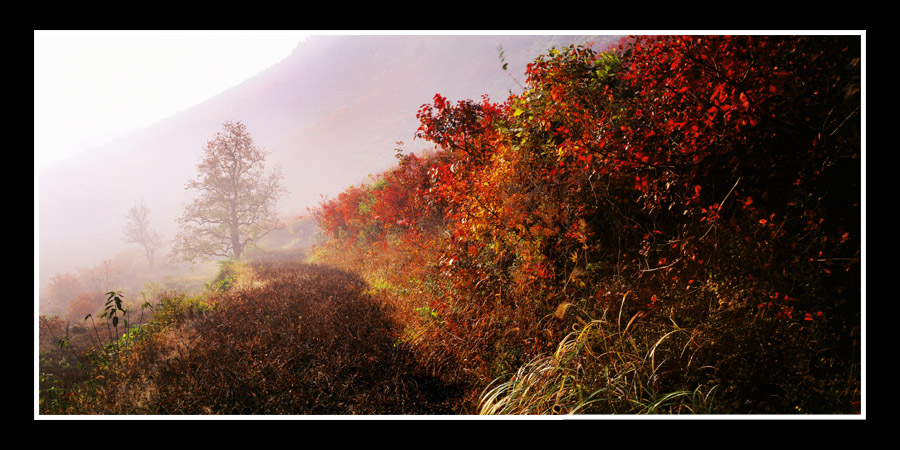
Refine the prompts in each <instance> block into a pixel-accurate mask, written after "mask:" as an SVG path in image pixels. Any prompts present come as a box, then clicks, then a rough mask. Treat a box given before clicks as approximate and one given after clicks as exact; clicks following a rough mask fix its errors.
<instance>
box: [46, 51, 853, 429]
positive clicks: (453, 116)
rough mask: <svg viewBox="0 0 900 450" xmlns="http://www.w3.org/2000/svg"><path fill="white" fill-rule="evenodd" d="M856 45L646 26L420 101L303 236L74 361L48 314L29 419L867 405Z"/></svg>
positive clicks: (161, 307)
mask: <svg viewBox="0 0 900 450" xmlns="http://www.w3.org/2000/svg"><path fill="white" fill-rule="evenodd" d="M860 51H861V50H860V39H859V37H854V36H773V37H769V36H687V37H681V36H661V37H656V36H645V37H638V38H633V39H627V40H623V41H622V42H621V43H620V44H619V45H617V46H616V47H613V48H610V49H593V48H591V47H590V46H584V47H575V46H572V47H568V48H560V49H552V50H550V51H548V53H547V54H545V55H543V56H541V57H540V58H538V59H537V60H535V61H534V62H533V63H532V64H530V65H529V66H528V69H527V80H526V86H525V90H524V91H523V93H522V94H519V95H511V96H510V97H509V98H508V99H506V100H505V101H503V102H500V103H498V102H492V101H491V100H490V99H489V98H486V97H485V98H482V99H480V100H479V101H474V100H470V99H464V100H457V101H451V100H449V99H447V98H445V97H443V96H441V95H439V94H438V95H435V97H434V99H433V102H432V103H430V104H427V105H423V106H422V108H421V109H420V110H419V111H418V115H417V117H418V118H419V121H420V123H421V127H420V128H419V134H418V137H419V138H421V139H423V140H426V141H428V142H430V143H432V144H434V148H433V149H431V150H428V151H423V152H418V153H409V154H404V153H403V151H402V148H401V149H398V152H397V164H396V166H395V167H394V168H393V169H392V170H389V171H387V172H385V173H382V174H380V175H377V176H374V177H373V179H372V182H371V183H368V184H364V185H360V186H352V187H350V188H348V189H347V190H346V191H344V192H343V193H341V194H340V195H338V196H337V197H335V198H333V199H328V200H325V201H323V202H322V203H321V205H320V206H319V207H318V208H317V209H316V210H315V211H314V214H313V215H314V218H315V219H316V220H317V222H318V224H319V226H320V229H321V233H322V235H323V236H322V240H321V242H320V243H319V244H318V245H316V247H315V248H314V249H313V250H312V252H311V253H310V254H309V255H307V254H303V253H299V252H272V253H268V254H265V253H259V254H258V255H257V256H256V257H254V258H255V259H247V260H244V261H237V262H235V261H232V262H228V263H223V265H222V270H221V272H220V274H219V276H218V278H217V279H216V280H214V281H212V282H211V283H210V284H209V286H208V288H207V290H206V291H204V292H203V293H202V294H200V295H198V296H196V297H188V296H186V295H183V294H177V293H169V294H163V295H160V296H159V297H158V301H157V303H150V304H148V307H152V308H153V309H152V314H151V315H150V316H149V319H148V320H147V321H143V320H140V321H136V322H135V323H138V324H141V325H140V326H137V325H135V326H132V327H131V328H129V331H128V332H127V333H126V334H125V335H123V336H122V337H121V338H120V337H119V336H120V333H119V329H115V330H114V331H115V332H114V333H112V334H110V333H111V332H110V330H111V328H109V319H110V317H111V316H112V314H109V313H116V312H117V311H118V310H117V309H116V303H114V302H113V303H107V312H108V314H107V315H106V316H105V317H104V319H106V320H107V321H106V322H105V324H106V325H105V326H106V327H107V328H106V329H107V334H106V335H102V336H101V335H100V334H99V333H97V332H96V328H95V329H94V330H93V331H90V329H87V330H82V331H80V332H79V333H80V334H79V336H82V339H86V338H84V336H88V337H90V336H91V334H90V333H94V335H96V338H91V340H90V341H89V342H91V343H94V344H96V343H98V342H101V341H102V342H103V345H104V346H103V348H104V349H105V350H104V351H98V348H99V347H98V346H97V345H92V347H93V348H94V350H93V351H87V352H84V353H81V354H80V356H78V357H77V358H76V357H74V356H73V355H72V352H73V350H72V347H71V346H67V345H62V342H63V341H61V340H60V341H59V342H60V345H58V346H56V347H54V346H53V345H51V344H54V342H53V339H50V338H51V337H52V336H61V335H63V334H64V333H65V335H66V336H68V335H69V333H68V329H65V330H64V329H63V326H64V324H63V323H61V322H58V321H57V322H54V321H53V320H52V319H49V318H47V319H46V326H45V327H43V328H44V329H46V330H52V331H53V333H49V332H47V333H44V332H43V330H42V339H44V338H46V340H47V342H46V344H47V345H44V346H42V348H44V349H45V350H44V351H42V361H46V362H47V363H46V364H43V365H42V369H41V370H42V386H41V404H40V410H41V413H45V414H61V413H87V414H111V413H112V414H116V413H118V414H149V413H152V414H476V413H482V414H569V413H577V414H647V413H664V414H796V413H813V414H859V413H860V412H861V410H862V405H861V398H862V395H861V390H862V380H861V360H862V358H861V353H862V345H861V340H862V338H861V332H862V317H861V311H862V301H863V297H862V292H861V286H862V277H863V276H864V273H863V271H862V267H861V258H862V256H863V255H862V220H861V211H862V209H861V202H862V199H861V189H862V178H861V157H862V153H861V152H862V148H861V129H862V126H863V124H862V121H861V119H860V104H861V101H860V89H861V85H860V83H861V81H860ZM298 229H300V227H298ZM280 239H283V240H284V241H286V242H289V241H290V240H291V239H290V238H289V237H283V238H280ZM114 294H115V293H111V295H110V297H109V298H110V299H114V298H115V295H114ZM110 308H111V309H110ZM131 311H132V312H131V313H133V311H134V309H132V310H131ZM42 319H44V318H42ZM121 325H122V324H119V326H120V327H121ZM113 328H115V327H113ZM107 336H112V338H107ZM67 342H68V341H67ZM73 361H80V362H81V365H80V366H77V367H76V366H75V363H74V362H73ZM45 369H46V370H45Z"/></svg>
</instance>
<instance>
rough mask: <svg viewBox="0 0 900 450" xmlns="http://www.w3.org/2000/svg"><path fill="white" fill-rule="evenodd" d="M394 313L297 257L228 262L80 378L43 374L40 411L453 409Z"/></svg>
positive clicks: (89, 360) (338, 275)
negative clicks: (206, 285) (196, 292)
mask: <svg viewBox="0 0 900 450" xmlns="http://www.w3.org/2000/svg"><path fill="white" fill-rule="evenodd" d="M395 309H396V308H395V307H393V306H392V305H391V304H389V303H384V302H380V301H377V300H376V299H375V298H374V297H373V296H372V293H371V292H370V290H369V288H368V286H367V285H366V284H365V283H364V282H363V281H362V280H360V279H359V278H358V277H357V276H356V275H354V274H351V273H348V272H344V271H341V270H338V269H335V268H331V267H327V266H320V265H314V264H306V263H302V262H299V260H298V257H297V254H296V253H295V254H291V255H290V257H287V256H286V255H285V254H283V253H282V254H273V255H269V256H268V257H265V258H261V259H256V260H253V261H249V262H245V263H233V264H230V265H227V266H225V267H224V268H223V271H222V273H221V274H220V275H219V277H218V278H217V279H216V281H215V282H214V283H211V288H210V290H209V291H207V292H206V294H204V295H203V296H201V297H195V298H187V297H185V296H179V295H170V296H164V297H163V298H162V299H161V302H160V303H159V304H158V305H156V307H155V314H154V315H153V318H152V319H151V320H150V321H148V322H146V323H144V324H143V325H141V326H140V327H135V328H133V329H132V330H131V331H130V333H129V334H128V335H126V336H125V337H123V338H120V339H119V340H117V341H115V342H113V341H110V342H109V343H108V344H107V348H106V352H104V353H101V352H93V353H87V354H86V356H84V357H83V358H82V360H81V361H82V362H83V363H85V364H89V368H88V366H85V370H86V372H78V371H77V370H75V369H71V370H69V373H68V374H65V373H64V372H63V371H57V373H56V375H55V376H53V377H51V376H50V374H47V375H45V378H46V380H45V383H44V386H42V388H43V392H42V396H41V397H42V398H41V412H42V413H45V414H59V413H77V414H436V413H444V414H449V413H452V412H454V410H453V406H454V405H455V401H454V399H455V397H457V396H459V395H460V394H459V392H460V390H459V388H458V387H456V388H455V387H453V386H450V385H446V384H444V383H442V382H441V381H440V380H439V379H437V378H435V377H432V376H430V375H429V374H427V373H426V372H425V371H424V370H423V369H422V368H421V367H419V366H418V364H417V362H416V359H415V358H414V356H413V355H412V353H411V350H410V348H408V347H407V346H405V345H403V343H402V341H401V339H400V338H401V334H402V327H401V326H400V325H399V324H398V321H397V319H396V317H395V315H396V311H395ZM48 344H51V345H46V346H45V348H47V349H52V348H53V347H52V343H48ZM60 352H63V350H61V349H58V350H56V351H55V353H60ZM51 353H54V351H52V350H51V351H48V352H47V354H45V355H44V357H45V359H47V360H49V359H51V355H50V354H51ZM44 369H46V370H48V372H49V371H50V370H51V368H50V367H49V365H45V366H44ZM57 370H59V369H57ZM67 376H68V378H65V377H67Z"/></svg>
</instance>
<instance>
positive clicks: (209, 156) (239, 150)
mask: <svg viewBox="0 0 900 450" xmlns="http://www.w3.org/2000/svg"><path fill="white" fill-rule="evenodd" d="M265 158H266V153H265V152H263V151H262V150H260V149H259V148H258V147H257V146H256V145H254V143H253V138H252V137H251V136H250V134H249V133H248V132H247V128H246V126H245V125H244V124H242V123H241V122H231V121H226V122H225V123H224V126H223V130H222V131H219V132H217V133H216V135H215V136H214V137H213V139H212V140H209V141H207V142H206V148H205V149H204V154H203V159H202V161H201V162H200V164H199V165H198V166H197V169H198V171H199V173H198V175H197V178H196V179H194V180H190V181H189V182H188V183H187V185H186V187H185V189H186V190H195V191H197V192H199V197H198V198H195V199H194V200H193V202H191V203H190V204H188V205H186V206H185V209H184V212H183V214H182V217H181V218H180V219H179V220H178V223H179V226H180V228H181V231H180V232H179V233H178V235H177V237H176V238H175V243H174V247H173V250H172V254H173V256H176V257H178V256H180V257H181V258H182V259H184V260H185V261H195V260H203V259H208V258H211V257H216V256H221V257H226V258H236V259H237V258H240V257H241V254H242V253H243V251H244V250H245V249H246V247H247V245H248V244H250V243H251V242H254V241H257V240H258V239H260V238H261V237H263V236H265V235H266V234H267V233H268V232H269V231H271V230H273V229H275V228H276V227H277V224H278V221H277V217H276V211H275V204H276V202H277V201H278V198H279V197H281V195H283V193H284V192H285V191H284V189H283V188H282V187H281V178H282V175H281V171H280V169H278V168H275V170H274V171H272V172H271V173H269V174H267V173H266V171H265Z"/></svg>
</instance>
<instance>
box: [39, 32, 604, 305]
mask: <svg viewBox="0 0 900 450" xmlns="http://www.w3.org/2000/svg"><path fill="white" fill-rule="evenodd" d="M183 39H187V38H186V37H185V38H183ZM588 40H593V41H596V42H597V43H598V44H597V46H598V47H600V46H602V45H604V44H606V43H609V42H612V41H613V38H611V37H608V36H600V37H591V36H540V35H535V36H530V35H521V36H503V35H480V36H468V35H466V36H413V35H409V36H407V35H378V36H364V35H348V36H329V35H311V36H309V37H308V38H307V39H306V40H304V41H303V42H299V40H298V42H299V45H296V46H295V48H294V50H293V51H292V52H291V53H290V55H286V56H287V57H286V58H283V59H281V60H278V61H277V62H275V63H274V64H273V65H271V66H269V67H267V68H265V69H263V70H261V71H259V72H258V73H255V74H252V75H249V76H247V77H246V79H243V81H241V82H239V83H237V84H235V85H233V86H231V87H228V88H226V89H225V90H224V91H221V92H218V93H215V94H212V96H211V97H204V98H202V99H200V100H191V102H193V103H191V104H189V105H186V106H183V107H181V106H179V107H178V108H180V109H178V110H176V111H172V112H170V113H160V114H161V115H160V116H159V117H157V118H155V119H150V120H148V119H144V122H142V123H141V124H140V125H138V126H137V127H136V128H134V129H130V130H125V131H123V130H121V129H116V130H114V131H109V130H111V129H107V131H104V132H103V133H105V136H104V135H100V136H93V137H92V136H87V137H85V136H81V137H79V136H76V134H75V133H69V132H67V131H65V130H63V129H62V128H60V129H59V130H56V129H54V128H53V127H54V125H52V122H50V121H49V120H47V121H40V120H39V116H38V114H37V113H36V115H35V139H36V143H35V152H36V158H35V177H36V181H37V182H36V185H35V211H36V223H35V258H36V261H37V264H36V273H35V291H36V292H35V298H36V300H37V299H38V291H39V290H40V291H41V292H40V298H41V299H44V298H45V297H48V296H54V295H55V296H57V297H59V299H57V300H54V302H55V305H56V308H57V309H65V305H63V304H61V303H65V301H66V300H64V298H69V299H70V300H71V298H72V297H73V295H74V294H73V293H72V292H68V293H60V292H50V290H49V289H48V288H47V285H48V282H49V281H50V280H51V278H54V279H55V280H56V284H57V287H60V286H63V283H61V282H60V280H61V279H62V278H63V277H62V276H63V275H65V274H70V275H72V276H73V277H74V278H78V279H79V281H78V283H80V284H81V285H80V286H79V287H78V289H85V290H94V291H96V290H106V289H127V290H130V291H131V292H130V293H126V295H138V294H137V293H136V292H135V290H136V289H139V288H140V287H141V286H143V285H144V283H145V282H146V281H153V282H155V283H162V282H163V281H165V283H168V286H172V287H184V286H186V284H185V283H186V281H185V280H202V279H203V277H204V276H208V275H209V273H210V272H209V270H210V269H209V267H208V266H203V267H198V268H196V269H195V272H185V271H187V270H188V269H190V268H191V267H190V266H184V265H180V266H177V267H176V266H172V267H170V266H168V264H167V263H166V261H167V259H168V258H167V257H168V246H167V245H164V246H163V248H162V249H160V250H159V252H158V262H157V263H156V264H155V265H154V266H153V267H152V268H151V267H150V265H149V263H148V261H147V260H146V259H145V258H144V256H143V251H142V249H141V248H140V247H139V246H138V245H136V244H133V243H131V244H129V243H126V242H125V241H124V239H123V227H124V226H125V223H126V219H125V216H126V214H127V213H128V211H129V208H131V207H132V206H134V205H135V204H136V203H139V202H143V203H144V204H146V206H147V207H148V208H149V211H150V214H149V220H150V226H151V228H152V229H153V230H155V231H157V232H158V233H159V234H160V235H161V237H162V240H163V242H168V241H170V240H171V239H172V238H174V236H175V234H176V233H177V231H178V229H177V223H176V219H177V218H178V217H179V216H180V215H181V213H182V208H183V206H184V204H185V203H187V202H188V201H189V200H190V199H191V196H192V195H193V192H189V191H186V190H185V184H186V183H187V181H188V180H189V179H192V178H194V177H195V176H196V174H197V167H196V166H197V164H198V162H199V161H200V157H201V154H202V150H203V146H204V144H205V142H206V141H207V140H209V139H211V138H212V137H213V135H214V134H215V133H216V132H217V131H219V130H220V129H221V128H222V124H223V122H224V121H227V120H232V121H241V122H243V123H244V124H245V125H246V126H247V130H248V131H249V133H250V134H251V135H252V136H253V138H254V141H255V144H256V145H257V146H259V147H261V148H263V149H265V150H266V151H267V152H268V153H269V156H268V158H267V163H268V165H269V166H270V167H274V166H279V167H280V168H281V169H282V171H283V173H284V183H283V184H284V187H285V188H286V189H287V190H288V192H289V194H288V195H287V196H285V197H284V198H282V199H281V201H280V202H279V204H278V210H279V214H280V215H281V216H282V217H283V218H285V219H286V220H290V219H296V218H297V217H299V216H305V215H307V214H308V208H313V207H315V206H316V205H317V204H318V203H319V202H320V201H321V199H322V198H323V197H333V196H335V195H337V194H338V193H340V192H341V191H343V190H344V189H345V188H347V187H348V186H349V185H352V184H359V183H360V182H362V181H363V180H365V179H366V177H367V176H368V175H369V174H375V173H378V172H381V171H383V170H386V169H388V168H389V167H391V165H392V164H393V163H394V162H395V161H396V160H395V158H394V154H395V151H394V149H395V148H396V147H397V142H398V141H402V142H403V144H402V148H403V150H404V151H405V152H415V151H419V150H422V149H424V148H429V147H431V145H430V144H429V143H427V142H422V141H418V140H415V139H413V136H414V133H415V130H416V127H417V126H418V123H417V122H416V118H415V115H416V111H417V110H418V108H419V107H420V106H421V105H422V104H424V103H429V102H430V101H431V99H432V97H433V96H434V95H435V94H436V93H440V94H441V95H444V96H446V97H448V98H449V99H450V100H451V101H455V100H462V99H475V100H477V99H480V98H481V96H482V95H483V94H487V95H488V96H489V97H490V98H491V99H492V100H493V101H498V102H501V101H503V100H505V99H506V97H507V96H508V94H509V93H510V92H517V91H518V90H520V89H521V85H522V84H524V83H525V75H524V70H525V65H526V64H527V63H528V62H530V61H532V60H533V59H534V57H536V56H538V55H539V54H542V53H543V52H545V51H546V50H547V49H549V48H550V47H552V46H560V45H569V44H572V43H574V44H579V43H582V42H585V41H588ZM185 42H186V41H185ZM36 45H37V40H36ZM501 48H502V50H503V58H504V59H503V61H501V59H500V49H501ZM120 51H122V52H126V55H127V52H128V50H127V49H124V50H120ZM134 51H135V52H137V51H138V50H137V49H135V50H134ZM128 56H129V57H127V58H126V57H124V56H121V55H118V54H110V55H109V58H111V59H115V60H116V61H117V62H118V63H120V64H137V63H135V62H133V61H140V60H141V58H140V55H128ZM134 56H137V57H136V58H134ZM225 57H227V55H225ZM35 58H36V64H35V83H36V91H37V89H38V80H39V79H42V77H45V76H47V75H48V74H46V73H44V72H43V71H42V70H44V69H46V70H50V69H51V67H50V66H49V65H47V66H46V67H43V68H42V67H39V65H38V63H37V59H38V57H37V54H36V56H35ZM103 62H104V63H105V62H108V61H103ZM503 63H508V68H507V70H505V71H504V70H503V69H502V65H503ZM85 64H87V65H90V64H97V65H98V66H99V64H100V63H99V62H98V61H97V60H89V59H88V60H85ZM202 64H213V63H212V62H203V63H202ZM83 69H84V70H85V71H87V72H90V69H91V67H85V68H83ZM55 75H58V76H65V74H55ZM184 76H186V75H184ZM176 78H177V77H176ZM110 82H111V81H110ZM153 82H154V81H153V80H152V79H149V80H148V81H145V84H146V83H153ZM67 89H74V90H78V89H79V87H78V86H77V85H70V86H69V87H68V88H67ZM172 89H174V88H172ZM64 92H65V91H64V90H62V91H50V90H46V91H43V92H42V97H43V98H42V100H43V101H46V100H48V99H47V98H46V97H47V96H48V95H63V93H64ZM183 95H184V96H185V97H187V94H183ZM37 97H38V93H37V92H36V102H35V103H36V109H37V106H38V99H37ZM80 98H81V100H80V101H82V102H84V103H85V105H87V104H91V103H92V99H91V98H90V97H80ZM132 98H133V97H131V96H129V95H125V94H124V93H123V94H120V99H121V103H109V102H103V103H102V104H100V105H95V106H100V107H101V109H104V110H106V112H108V113H110V114H112V116H109V115H107V116H105V117H107V119H95V120H112V119H109V117H114V116H115V115H116V114H119V115H124V114H126V112H127V111H128V110H129V108H138V109H140V108H141V107H142V104H139V103H134V102H133V100H132ZM41 104H42V105H43V104H44V103H41ZM85 107H86V106H85ZM85 111H86V109H85ZM51 113H53V114H55V113H54V112H52V111H51V112H50V113H47V114H48V115H50V114H51ZM68 114H69V117H70V118H71V122H72V123H71V125H76V126H78V124H82V125H81V126H82V127H85V128H87V127H88V126H87V125H84V124H85V123H89V122H84V120H88V119H87V117H79V114H78V113H77V112H74V113H68ZM85 115H86V114H85ZM38 128H40V131H41V133H49V134H50V135H55V137H54V143H53V144H52V145H54V146H56V147H57V148H59V147H61V146H62V145H63V144H59V143H56V141H55V139H56V138H63V139H68V138H69V135H71V140H72V141H71V145H69V146H68V147H67V148H69V149H70V150H74V151H70V152H69V153H65V154H61V155H53V156H52V157H50V158H48V159H46V160H42V159H39V157H38V156H39V150H40V149H42V148H44V147H40V148H39V143H38ZM98 129H103V127H98ZM42 135H43V134H42ZM92 138H93V139H96V140H97V141H96V142H100V143H101V145H96V146H94V147H89V148H88V147H85V146H84V145H83V144H82V143H83V142H84V140H85V139H92ZM45 144H46V145H50V142H49V139H48V140H43V141H42V142H40V145H42V146H43V145H45ZM39 161H42V163H40V164H39ZM184 273H189V274H191V273H193V274H194V275H187V276H183V274H184ZM198 282H199V281H198ZM73 283H74V284H72V285H71V286H76V285H78V283H75V282H74V281H73ZM91 283H93V284H94V285H93V286H90V287H87V286H83V285H84V284H91ZM72 289H76V287H71V288H70V290H72ZM42 306H44V305H42Z"/></svg>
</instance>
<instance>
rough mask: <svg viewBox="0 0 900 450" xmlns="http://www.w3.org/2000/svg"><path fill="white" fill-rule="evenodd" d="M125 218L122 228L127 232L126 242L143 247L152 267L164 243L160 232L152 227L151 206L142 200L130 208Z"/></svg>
mask: <svg viewBox="0 0 900 450" xmlns="http://www.w3.org/2000/svg"><path fill="white" fill-rule="evenodd" d="M125 220H126V222H125V227H124V228H123V229H122V231H123V232H124V233H125V238H124V240H125V242H128V243H135V244H138V245H140V246H141V247H143V248H144V253H145V254H146V256H147V262H149V263H150V266H151V267H152V266H153V258H154V254H155V253H156V249H158V248H159V247H160V246H161V245H162V238H161V237H160V235H159V233H157V232H156V231H153V230H151V229H150V208H148V207H147V205H146V204H145V203H144V201H143V200H141V202H140V203H135V204H134V206H132V207H131V209H129V210H128V214H126V215H125Z"/></svg>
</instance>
